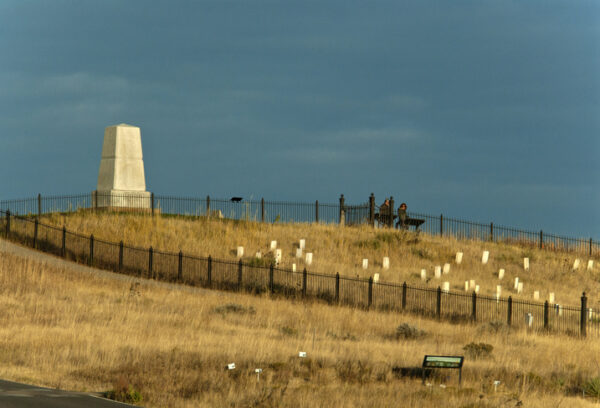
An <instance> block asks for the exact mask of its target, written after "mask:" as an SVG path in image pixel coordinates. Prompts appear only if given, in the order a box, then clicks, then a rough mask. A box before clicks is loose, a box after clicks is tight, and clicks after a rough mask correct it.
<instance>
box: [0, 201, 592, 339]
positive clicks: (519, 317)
mask: <svg viewBox="0 0 600 408" xmlns="http://www.w3.org/2000/svg"><path fill="white" fill-rule="evenodd" d="M0 235H2V236H4V237H5V238H7V239H10V240H12V241H15V242H18V243H20V244H22V245H26V246H30V247H32V248H35V249H38V250H41V251H44V252H48V253H51V254H54V255H57V256H60V257H63V258H65V259H68V260H71V261H75V262H79V263H82V264H86V265H90V266H94V267H98V268H102V269H106V270H110V271H114V272H119V273H123V274H128V275H132V276H137V277H141V278H149V279H156V280H161V281H167V282H177V283H183V284H187V285H192V286H202V287H207V288H215V289H224V290H233V291H245V292H250V293H265V292H268V293H272V294H279V295H284V296H288V297H298V298H312V299H320V300H322V301H325V302H328V303H331V304H342V305H348V306H351V307H359V308H365V309H375V310H386V311H395V312H411V313H416V314H420V315H425V316H430V317H434V318H437V319H445V320H450V321H456V322H460V321H464V322H469V321H471V322H490V323H495V324H500V323H502V325H507V326H511V327H517V328H519V327H527V328H528V329H530V330H536V331H544V332H549V333H552V332H555V333H559V332H560V333H568V334H572V335H580V336H586V335H587V334H591V335H598V334H600V318H598V317H596V316H595V315H594V314H593V311H592V310H591V309H589V308H587V297H586V295H585V293H584V294H583V296H582V298H581V306H580V307H570V306H561V305H550V304H549V303H548V302H545V303H539V302H529V301H522V300H513V299H512V298H511V297H508V298H495V297H488V296H481V295H477V294H475V293H470V294H469V293H460V292H453V291H447V292H445V291H442V290H441V288H437V289H432V288H426V287H418V286H412V285H407V284H406V283H403V284H394V283H384V282H374V281H373V280H372V279H359V278H351V277H345V276H340V275H339V274H336V275H327V274H320V273H312V272H308V271H307V270H306V269H304V270H303V271H301V272H297V271H293V270H290V269H286V268H277V267H275V266H274V265H269V266H256V265H253V264H249V263H245V262H242V261H241V260H240V261H237V262H236V261H230V260H221V259H213V258H211V257H210V256H209V257H198V256H191V255H187V254H185V255H184V254H183V253H182V252H179V253H170V252H162V251H159V250H155V249H153V248H152V247H150V248H139V247H133V246H129V245H126V244H125V243H123V242H122V241H121V242H119V243H115V242H107V241H103V240H99V239H96V238H94V236H93V235H91V236H84V235H81V234H77V233H74V232H71V231H67V230H66V229H65V228H64V227H63V228H57V227H55V226H51V225H46V224H43V223H41V222H39V221H38V219H37V218H36V217H26V216H14V215H11V214H10V212H4V211H0Z"/></svg>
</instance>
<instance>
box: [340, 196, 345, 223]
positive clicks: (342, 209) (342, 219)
mask: <svg viewBox="0 0 600 408" xmlns="http://www.w3.org/2000/svg"><path fill="white" fill-rule="evenodd" d="M345 223H346V210H345V199H344V195H343V194H342V195H341V196H340V225H341V226H344V224H345Z"/></svg>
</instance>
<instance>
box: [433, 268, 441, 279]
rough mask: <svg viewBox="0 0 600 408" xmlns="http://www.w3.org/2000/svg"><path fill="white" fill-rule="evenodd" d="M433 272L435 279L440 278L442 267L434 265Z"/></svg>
mask: <svg viewBox="0 0 600 408" xmlns="http://www.w3.org/2000/svg"><path fill="white" fill-rule="evenodd" d="M434 273H435V277H436V279H439V278H441V277H442V267H441V266H439V265H438V266H436V267H435V270H434Z"/></svg>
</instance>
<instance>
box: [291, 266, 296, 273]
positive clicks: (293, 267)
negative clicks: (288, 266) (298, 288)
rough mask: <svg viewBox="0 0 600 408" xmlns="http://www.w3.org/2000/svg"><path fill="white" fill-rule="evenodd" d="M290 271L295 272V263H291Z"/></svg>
mask: <svg viewBox="0 0 600 408" xmlns="http://www.w3.org/2000/svg"><path fill="white" fill-rule="evenodd" d="M292 272H296V264H292Z"/></svg>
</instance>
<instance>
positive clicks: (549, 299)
mask: <svg viewBox="0 0 600 408" xmlns="http://www.w3.org/2000/svg"><path fill="white" fill-rule="evenodd" d="M548 303H554V292H550V293H549V294H548Z"/></svg>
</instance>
